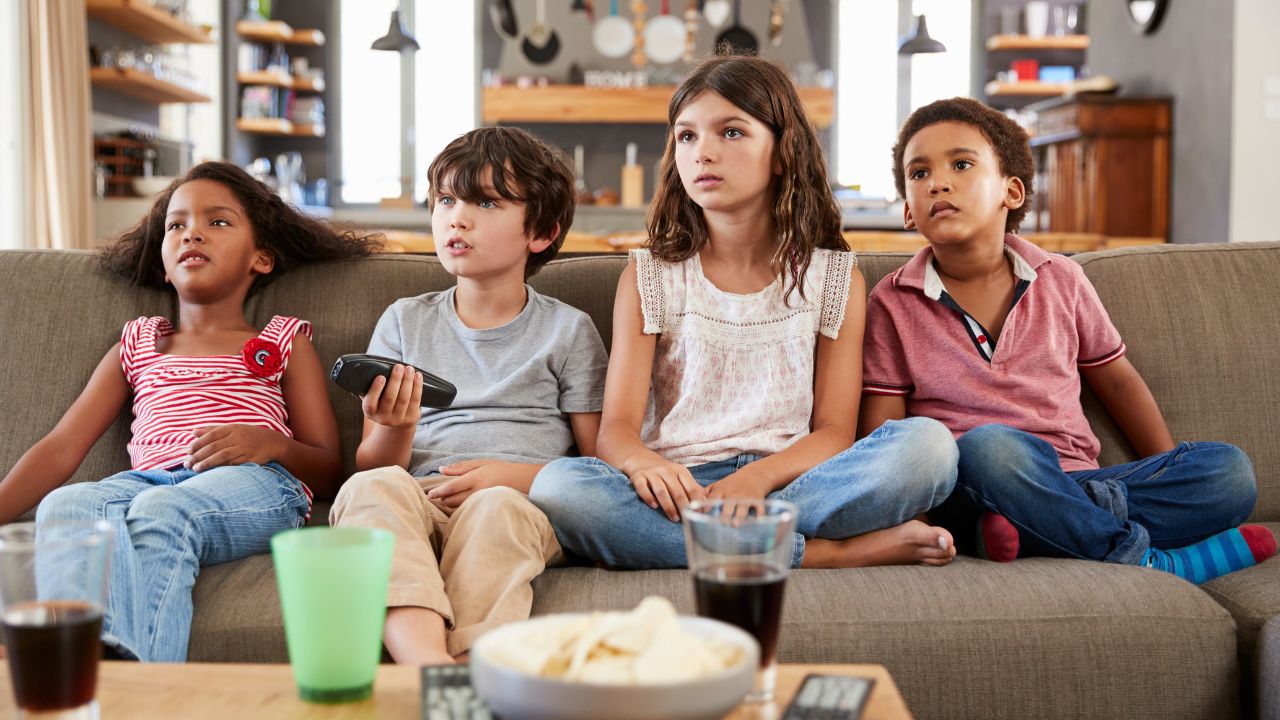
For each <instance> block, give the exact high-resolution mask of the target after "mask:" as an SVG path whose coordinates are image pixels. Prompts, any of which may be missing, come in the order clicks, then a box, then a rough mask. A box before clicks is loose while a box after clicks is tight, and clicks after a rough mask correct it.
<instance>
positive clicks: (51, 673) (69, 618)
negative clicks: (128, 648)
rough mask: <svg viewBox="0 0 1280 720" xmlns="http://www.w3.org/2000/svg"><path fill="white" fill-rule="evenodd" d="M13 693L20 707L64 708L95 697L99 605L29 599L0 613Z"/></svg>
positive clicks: (99, 626) (37, 709)
mask: <svg viewBox="0 0 1280 720" xmlns="http://www.w3.org/2000/svg"><path fill="white" fill-rule="evenodd" d="M3 624H4V637H5V646H6V648H7V649H8V655H9V672H10V674H11V675H12V677H13V694H14V697H15V699H16V700H17V701H18V707H20V708H22V709H24V710H32V711H43V710H67V709H71V708H77V707H80V706H81V705H86V704H88V703H89V702H91V701H92V700H93V696H94V691H95V690H96V689H97V685H98V656H99V655H101V653H102V645H101V636H102V609H101V608H99V607H98V606H97V605H94V604H92V603H87V602H80V601H68V600H55V601H41V602H27V603H20V604H18V605H14V606H12V607H10V608H7V609H6V610H5V612H4V616H3Z"/></svg>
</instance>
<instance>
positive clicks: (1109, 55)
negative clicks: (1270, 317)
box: [1088, 0, 1274, 243]
mask: <svg viewBox="0 0 1280 720" xmlns="http://www.w3.org/2000/svg"><path fill="white" fill-rule="evenodd" d="M1273 1H1274V0H1263V3H1259V4H1265V3H1270V2H1273ZM1236 4H1237V0H1214V1H1213V2H1185V1H1182V2H1179V1H1177V0H1175V1H1173V2H1170V3H1169V7H1168V10H1167V12H1166V13H1165V16H1164V21H1163V22H1162V23H1161V24H1160V27H1159V28H1158V29H1157V30H1156V32H1155V33H1154V34H1152V35H1141V36H1140V35H1138V34H1137V33H1136V32H1135V31H1134V29H1133V27H1132V26H1131V25H1129V21H1128V20H1127V18H1126V16H1125V3H1123V2H1117V0H1091V2H1090V3H1089V6H1088V22H1089V37H1090V44H1089V60H1088V62H1089V70H1090V72H1091V73H1092V74H1094V75H1110V76H1111V77H1113V78H1115V79H1116V81H1117V82H1118V83H1120V91H1121V92H1122V93H1123V94H1125V95H1166V96H1169V97H1172V98H1173V160H1172V177H1173V199H1172V203H1171V205H1172V208H1171V213H1172V217H1171V218H1170V233H1169V234H1170V238H1169V240H1170V242H1181V243H1186V242H1225V241H1226V240H1227V238H1228V237H1229V232H1230V207H1231V132H1232V120H1231V107H1232V94H1231V87H1232V74H1233V65H1234V62H1233V61H1234V56H1235V54H1234V52H1233V50H1232V43H1233V40H1234V36H1235V7H1236ZM1273 29H1274V26H1273Z"/></svg>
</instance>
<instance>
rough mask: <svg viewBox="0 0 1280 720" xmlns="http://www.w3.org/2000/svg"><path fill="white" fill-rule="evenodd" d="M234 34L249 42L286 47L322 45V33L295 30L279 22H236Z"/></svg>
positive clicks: (287, 24)
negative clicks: (279, 43)
mask: <svg viewBox="0 0 1280 720" xmlns="http://www.w3.org/2000/svg"><path fill="white" fill-rule="evenodd" d="M236 32H237V33H239V34H240V37H241V38H242V39H244V40H248V41H250V42H282V43H285V44H286V45H311V46H316V47H318V46H320V45H324V33H323V32H320V31H319V30H295V29H294V28H292V27H290V26H289V23H286V22H283V21H281V20H268V21H263V22H244V21H241V22H238V23H236Z"/></svg>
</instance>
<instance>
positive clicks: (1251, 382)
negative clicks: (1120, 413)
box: [1074, 243, 1280, 521]
mask: <svg viewBox="0 0 1280 720" xmlns="http://www.w3.org/2000/svg"><path fill="white" fill-rule="evenodd" d="M1278 250H1280V243H1235V244H1232V245H1221V244H1219V245H1182V246H1172V245H1169V246H1157V247H1143V248H1131V249H1126V250H1109V251H1105V252H1097V253H1084V254H1081V255H1077V256H1075V258H1074V259H1075V260H1076V261H1077V262H1079V263H1080V265H1081V266H1082V267H1084V271H1085V274H1086V275H1087V276H1088V277H1089V280H1090V281H1092V282H1093V285H1094V287H1096V288H1097V289H1098V295H1099V296H1101V298H1102V302H1103V304H1105V305H1106V307H1107V311H1108V312H1109V313H1110V314H1111V319H1112V321H1114V322H1115V324H1116V327H1117V328H1119V330H1120V334H1121V336H1122V337H1123V338H1124V340H1125V343H1126V344H1127V345H1128V347H1129V359H1130V360H1131V361H1132V362H1133V364H1134V366H1135V367H1137V368H1138V371H1139V372H1141V373H1142V376H1143V378H1144V379H1145V380H1146V382H1147V385H1148V386H1150V388H1151V392H1152V393H1153V394H1154V395H1155V397H1156V401H1157V402H1159V404H1160V408H1161V410H1163V411H1164V416H1165V419H1166V420H1167V421H1168V423H1169V430H1170V431H1171V432H1172V433H1173V437H1174V438H1175V439H1176V440H1220V441H1224V442H1230V443H1233V444H1235V445H1238V446H1239V447H1240V448H1241V449H1243V450H1244V451H1245V452H1246V453H1248V454H1249V457H1250V458H1251V459H1252V460H1253V464H1254V468H1255V470H1256V472H1257V476H1258V504H1257V506H1256V507H1255V508H1254V512H1253V515H1252V518H1253V519H1255V520H1269V521H1276V520H1280V440H1278V439H1277V438H1280V402H1277V388H1280V385H1277V379H1276V371H1277V368H1278V367H1280V364H1277V360H1276V350H1277V344H1276V343H1277V338H1280V312H1277V311H1276V309H1277V308H1280V282H1277V281H1276V278H1278V277H1280V251H1278ZM1086 410H1087V412H1088V416H1089V421H1090V424H1091V425H1092V426H1093V428H1094V431H1095V432H1096V433H1097V434H1098V437H1099V439H1100V440H1101V441H1102V457H1101V461H1102V463H1103V464H1104V465H1111V464H1115V463H1119V462H1126V461H1128V460H1132V459H1133V458H1134V455H1133V451H1132V449H1131V448H1130V447H1129V445H1128V443H1127V442H1126V441H1125V440H1124V438H1123V436H1122V435H1121V434H1120V432H1119V429H1118V428H1117V427H1116V425H1115V423H1113V422H1112V421H1111V419H1110V418H1109V417H1107V416H1106V414H1105V413H1104V412H1102V408H1101V406H1100V404H1099V403H1098V402H1097V400H1096V399H1095V398H1093V397H1092V395H1091V394H1090V395H1089V396H1087V397H1086Z"/></svg>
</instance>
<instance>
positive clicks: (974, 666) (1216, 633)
mask: <svg viewBox="0 0 1280 720" xmlns="http://www.w3.org/2000/svg"><path fill="white" fill-rule="evenodd" d="M652 594H657V595H664V596H666V597H668V598H671V600H672V601H674V602H675V603H676V605H677V607H678V608H679V609H680V611H681V612H684V613H691V612H693V601H692V587H691V582H690V579H689V575H688V573H687V572H686V571H683V570H648V571H629V572H616V571H608V570H599V569H595V568H583V567H569V568H554V569H551V570H549V571H547V572H546V573H545V574H543V575H542V577H540V578H538V579H537V580H536V581H535V583H534V614H535V615H542V614H547V613H553V612H584V611H589V610H607V609H613V610H621V609H628V608H631V607H634V606H635V605H636V604H637V603H638V602H639V601H640V600H641V598H643V597H645V596H646V595H652ZM246 597H251V598H253V602H251V603H247V602H244V601H243V598H246ZM781 632H782V635H781V641H780V645H779V655H780V660H781V661H782V662H814V663H819V662H849V663H857V662H872V663H881V664H884V665H885V666H887V667H888V668H889V669H890V671H891V672H892V673H893V676H894V680H895V682H897V683H898V686H899V687H900V688H901V689H902V692H903V695H904V696H905V697H906V699H907V704H908V706H909V707H910V708H911V710H912V712H913V713H915V714H916V716H917V717H921V718H960V717H974V718H1029V717H1126V718H1161V719H1172V718H1222V717H1234V715H1235V713H1236V709H1237V708H1238V697H1237V693H1238V669H1237V664H1236V656H1235V647H1236V645H1235V625H1234V624H1233V623H1232V621H1231V617H1230V615H1228V614H1227V612H1226V611H1224V610H1223V609H1222V608H1221V607H1220V606H1218V605H1217V604H1216V603H1214V602H1213V601H1212V600H1210V599H1209V598H1208V597H1207V596H1206V595H1205V594H1204V593H1201V592H1199V591H1197V590H1196V588H1195V586H1193V585H1191V584H1189V583H1186V582H1184V581H1182V580H1179V579H1177V578H1175V577H1173V576H1172V575H1167V574H1165V573H1160V572H1156V571H1150V570H1142V569H1139V568H1133V567H1124V566H1117V565H1106V564H1102V563H1092V562H1083V561H1070V560H1041V559H1037V560H1020V561H1018V562H1016V563H1011V564H1007V565H1001V564H996V563H991V562H986V561H982V560H973V559H969V558H963V557H962V558H959V559H957V560H956V561H955V562H954V563H952V564H951V565H949V566H947V567H944V568H937V569H925V570H922V569H921V568H911V567H885V568H867V569H859V570H801V571H797V572H795V573H793V574H792V576H791V578H790V579H789V580H788V582H787V590H786V599H785V602H784V613H783V626H782V631H781ZM190 659H191V660H192V661H221V662H287V661H288V654H287V650H286V646H285V640H284V631H283V628H282V626H281V616H280V605H279V601H278V596H277V594H276V585H275V574H274V572H273V570H272V567H271V560H270V557H268V556H266V555H259V556H256V557H253V558H249V559H247V560H243V561H239V562H235V563H227V564H224V565H216V566H212V567H208V568H205V569H204V570H203V571H202V573H201V576H200V582H199V583H198V584H197V585H196V593H195V624H194V626H193V627H192V637H191V657H190ZM941 688H946V690H945V691H943V690H941Z"/></svg>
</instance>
